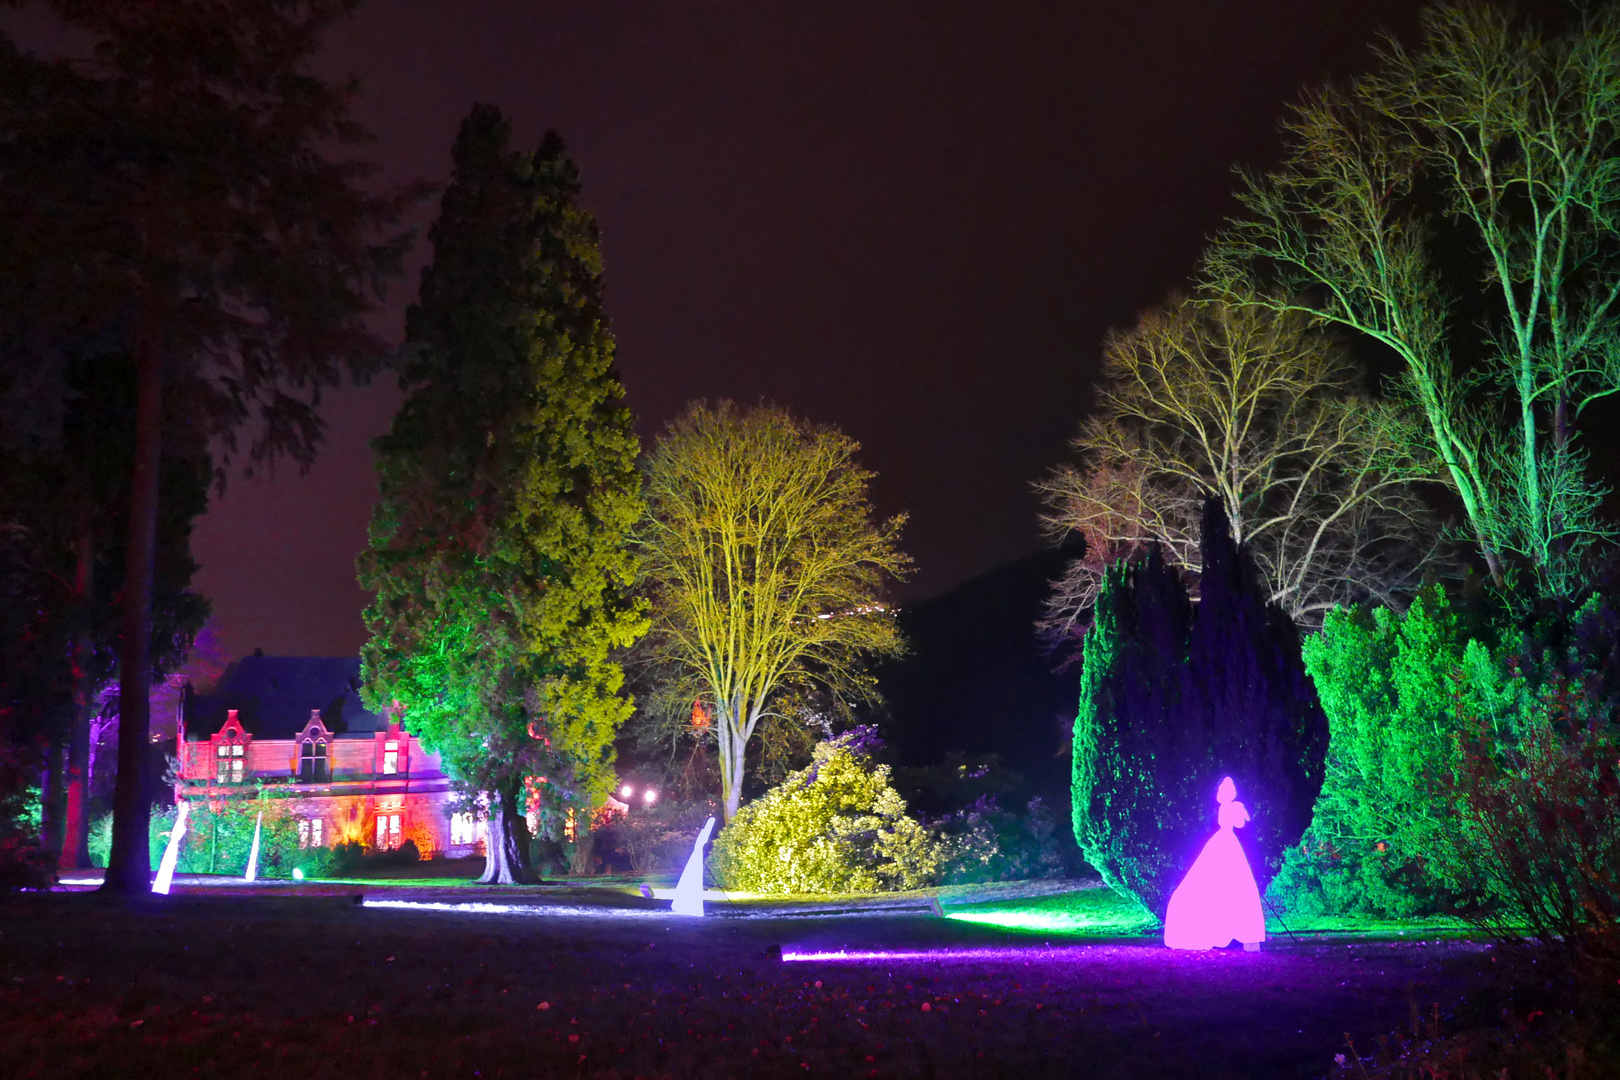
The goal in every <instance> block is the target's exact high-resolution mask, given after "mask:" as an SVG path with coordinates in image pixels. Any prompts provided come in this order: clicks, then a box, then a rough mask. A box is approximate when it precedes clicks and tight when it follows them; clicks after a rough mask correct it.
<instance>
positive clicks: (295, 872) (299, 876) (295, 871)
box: [293, 866, 304, 881]
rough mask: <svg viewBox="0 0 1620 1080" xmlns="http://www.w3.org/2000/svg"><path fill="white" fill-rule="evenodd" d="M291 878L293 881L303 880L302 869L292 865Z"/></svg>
mask: <svg viewBox="0 0 1620 1080" xmlns="http://www.w3.org/2000/svg"><path fill="white" fill-rule="evenodd" d="M293 880H294V881H303V880H304V872H303V871H302V870H300V869H298V867H296V866H295V867H293Z"/></svg>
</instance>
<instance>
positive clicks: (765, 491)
mask: <svg viewBox="0 0 1620 1080" xmlns="http://www.w3.org/2000/svg"><path fill="white" fill-rule="evenodd" d="M858 449H859V444H857V443H856V442H855V441H854V440H853V439H850V438H848V437H847V436H845V435H843V434H842V433H840V432H839V431H837V430H836V429H835V428H832V427H820V426H816V425H812V424H810V423H808V422H806V421H803V420H800V419H797V418H796V417H793V416H791V415H790V414H788V413H787V412H785V411H783V410H781V409H776V408H771V407H767V406H760V407H758V408H754V409H749V410H741V409H738V408H737V407H736V406H735V405H733V404H732V403H731V402H729V401H723V402H721V403H720V404H719V405H717V406H710V405H708V404H706V403H703V402H699V403H697V404H695V405H693V406H692V407H691V409H690V410H688V412H687V413H686V415H685V416H683V417H681V418H680V419H678V420H676V421H675V422H674V423H672V424H671V425H670V426H669V429H668V430H667V431H666V432H665V434H664V437H663V438H662V439H660V440H659V442H658V445H657V446H656V447H655V448H654V450H653V453H652V455H651V457H650V458H649V460H648V462H647V467H646V475H647V499H648V509H649V514H648V517H647V518H646V520H645V526H644V529H643V534H642V546H643V550H644V551H645V552H646V556H647V568H646V569H647V576H648V580H649V583H650V590H651V594H652V615H653V634H652V637H651V640H650V645H651V648H652V652H653V654H654V657H655V659H654V661H653V662H654V663H655V664H658V665H659V666H661V667H664V668H666V669H668V670H671V671H672V672H674V673H675V677H676V680H677V682H676V685H677V686H678V687H679V692H678V696H679V697H680V698H683V699H684V700H686V701H694V700H695V701H698V702H699V703H700V704H701V705H702V706H703V708H704V709H705V710H706V711H707V712H708V713H709V714H710V715H712V716H713V720H714V722H713V724H712V725H710V726H711V728H712V731H713V733H714V735H713V737H714V738H715V740H716V742H717V744H718V748H719V756H720V776H721V803H722V805H723V807H724V809H725V815H726V820H728V821H730V820H733V819H735V818H736V816H737V812H738V806H739V804H740V802H741V798H742V783H743V773H744V764H745V756H746V750H747V746H748V742H749V740H750V739H751V738H752V737H753V736H754V734H755V732H756V730H757V729H758V728H759V726H760V724H761V722H762V721H765V720H767V719H768V718H770V717H772V716H773V715H774V716H775V717H777V718H782V719H797V720H800V721H814V720H815V719H816V718H817V717H818V716H821V717H828V716H836V715H839V714H841V713H843V712H844V711H846V703H847V702H848V701H850V700H854V699H862V698H865V699H870V698H871V697H872V696H873V694H874V690H873V684H872V680H871V678H870V676H869V675H868V673H867V672H866V670H865V668H864V664H865V661H866V660H867V659H869V658H874V657H882V656H892V655H896V654H898V653H899V652H900V651H901V648H902V645H901V638H900V635H899V632H898V631H897V629H896V628H895V624H894V617H893V615H892V613H891V612H889V611H888V610H887V609H886V608H885V606H884V604H883V595H882V585H883V582H884V579H885V578H886V577H898V576H900V575H902V574H904V573H905V571H906V568H907V566H908V565H909V560H908V559H907V558H906V557H905V556H904V555H903V554H901V553H900V551H899V550H898V549H897V548H896V546H895V545H896V542H897V541H898V539H899V533H900V526H901V524H902V523H903V521H904V518H901V517H896V518H892V519H890V520H889V521H886V522H878V521H875V520H874V519H873V513H872V507H871V504H870V502H869V500H868V497H867V486H868V484H869V482H870V481H871V478H872V474H871V473H869V472H867V471H866V470H864V469H862V468H860V467H859V466H858V465H857V464H856V463H855V453H856V451H857V450H858Z"/></svg>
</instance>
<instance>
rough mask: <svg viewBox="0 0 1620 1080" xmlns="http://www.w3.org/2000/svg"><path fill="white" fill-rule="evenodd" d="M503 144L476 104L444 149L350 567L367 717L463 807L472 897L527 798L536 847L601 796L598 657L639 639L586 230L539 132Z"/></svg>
mask: <svg viewBox="0 0 1620 1080" xmlns="http://www.w3.org/2000/svg"><path fill="white" fill-rule="evenodd" d="M510 142H511V128H510V125H509V124H508V122H507V120H506V119H505V117H503V116H502V115H501V113H500V111H499V110H498V109H495V108H493V107H491V106H486V105H480V106H477V107H475V108H474V109H473V111H472V113H471V114H470V115H469V116H468V118H467V119H466V120H465V121H464V122H463V123H462V126H461V132H460V134H459V136H458V137H457V139H456V144H455V150H454V161H455V171H454V175H453V178H452V180H451V183H450V186H449V188H448V189H447V190H446V191H445V194H444V198H443V202H442V205H441V207H440V213H439V219H438V221H437V223H436V224H435V225H434V227H433V231H432V240H433V246H434V258H433V262H432V264H431V265H430V266H429V267H428V268H427V269H426V270H425V271H424V272H423V275H422V293H421V300H420V302H419V303H418V304H416V305H414V306H413V307H412V308H411V309H410V311H409V313H408V315H407V322H406V358H405V361H404V368H403V371H402V374H401V385H402V387H403V388H404V389H405V390H406V391H407V395H408V396H407V398H406V400H405V403H404V405H403V407H402V408H401V410H400V413H399V415H398V417H396V418H395V420H394V424H393V426H392V428H391V429H390V431H389V432H388V434H387V435H385V436H383V437H381V438H379V439H378V440H377V441H376V444H375V447H376V451H377V470H378V476H379V480H380V485H381V499H380V501H379V503H378V505H377V508H376V511H375V513H374V514H373V517H372V525H371V542H370V547H369V549H368V550H367V551H366V552H365V553H364V554H362V556H361V559H360V580H361V583H362V584H363V585H364V586H365V587H366V588H369V589H374V590H376V593H377V596H376V599H375V601H374V602H373V603H372V605H371V606H370V607H369V608H368V609H367V611H366V619H367V623H368V625H369V627H370V629H371V633H372V636H371V639H370V641H369V642H368V643H367V644H366V646H365V649H364V654H363V659H364V666H365V677H366V683H367V688H368V694H369V695H370V699H371V700H372V701H373V702H374V703H375V704H376V705H378V706H379V707H391V706H393V705H394V704H396V703H397V704H398V705H399V706H401V707H402V708H403V709H404V712H405V716H406V718H407V720H408V722H409V723H410V725H411V727H412V729H413V730H414V731H416V732H417V733H418V734H419V735H420V736H421V738H422V739H423V741H424V742H425V743H426V744H427V745H428V746H429V747H431V748H432V749H434V750H435V751H437V752H438V753H439V754H441V755H442V760H443V761H444V763H445V765H446V767H447V769H448V771H449V772H450V774H451V776H453V777H454V778H455V779H456V780H457V781H458V782H459V783H460V784H461V785H462V786H463V788H464V789H465V790H466V791H468V792H469V793H472V792H478V793H482V794H483V795H484V797H485V799H486V800H487V807H488V814H489V825H488V834H487V835H488V842H487V843H486V852H487V863H486V868H485V873H484V878H483V880H485V881H491V882H511V881H518V880H523V879H524V878H526V877H527V876H529V875H530V874H531V869H530V858H529V851H528V843H527V839H528V830H527V827H526V822H525V813H524V809H525V800H524V795H525V783H526V781H527V782H529V783H531V784H535V785H538V787H539V792H538V794H539V796H540V799H541V803H542V808H543V810H544V811H545V818H544V821H545V828H546V829H547V830H548V831H551V832H552V833H553V836H554V838H560V836H558V835H557V833H558V829H559V826H560V824H561V818H562V816H563V815H566V813H568V812H569V811H573V812H574V813H575V814H576V816H577V817H579V818H581V819H583V818H586V817H588V815H589V814H590V812H591V811H592V810H593V809H594V808H595V807H596V806H598V805H599V804H600V803H601V802H602V800H603V799H604V798H605V796H606V794H607V792H608V790H609V789H610V787H611V785H612V783H613V739H614V736H615V734H616V733H617V731H618V729H619V726H620V724H621V723H622V722H623V721H624V719H625V718H626V717H627V716H628V714H629V713H630V711H631V705H630V702H629V701H628V700H627V698H626V697H625V696H624V694H623V693H622V684H623V672H622V670H621V668H620V666H619V664H618V661H617V659H616V658H617V655H618V653H619V651H620V650H622V649H625V648H628V647H629V646H630V645H631V644H633V643H634V642H635V640H636V639H637V638H638V637H640V635H641V634H642V633H643V632H644V630H645V626H646V620H645V618H644V616H643V614H642V609H641V607H640V606H639V604H638V602H636V601H635V600H633V599H632V598H631V597H630V589H631V586H632V585H633V582H634V579H635V575H636V561H635V557H634V556H633V555H632V554H631V552H630V550H629V547H628V537H629V534H630V531H631V529H632V528H633V526H634V525H635V522H636V521H637V520H638V519H639V518H640V516H641V514H642V511H643V503H642V501H641V496H640V487H639V478H638V476H637V473H636V455H637V451H638V445H637V440H636V437H635V433H634V430H633V427H632V421H631V416H630V412H629V410H628V409H626V408H625V406H624V404H623V397H624V388H623V386H622V385H621V384H620V382H619V379H618V376H617V374H616V373H615V371H614V368H613V338H612V336H611V335H610V333H609V332H608V328H607V325H606V322H605V320H604V317H603V314H602V301H601V290H602V265H601V254H600V250H599V246H598V239H597V229H596V223H595V221H594V220H593V219H592V217H591V215H590V214H589V213H587V212H586V211H585V210H583V209H581V208H580V207H579V206H578V204H577V199H578V196H579V175H578V171H577V169H576V167H575V165H574V163H573V162H572V161H571V160H570V159H569V157H568V155H567V153H566V151H565V150H564V147H563V144H562V141H561V140H560V139H559V138H558V137H557V136H556V134H554V133H552V134H548V135H547V136H546V137H545V139H544V141H543V142H542V144H541V146H540V148H539V150H538V151H536V152H534V153H527V152H521V151H515V150H513V149H511V147H510Z"/></svg>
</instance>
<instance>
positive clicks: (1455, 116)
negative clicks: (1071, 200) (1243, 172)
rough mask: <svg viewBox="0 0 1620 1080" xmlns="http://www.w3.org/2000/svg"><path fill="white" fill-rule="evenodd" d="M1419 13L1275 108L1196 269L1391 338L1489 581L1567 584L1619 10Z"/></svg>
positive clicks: (1243, 290) (1416, 435)
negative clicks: (1371, 68) (1284, 117)
mask: <svg viewBox="0 0 1620 1080" xmlns="http://www.w3.org/2000/svg"><path fill="white" fill-rule="evenodd" d="M1422 23H1423V35H1424V36H1423V41H1422V43H1421V45H1420V46H1419V47H1418V48H1416V49H1410V50H1409V49H1407V48H1405V47H1403V46H1402V45H1400V44H1399V43H1398V42H1396V41H1394V40H1389V41H1386V42H1385V44H1384V46H1383V49H1382V51H1381V61H1382V63H1381V65H1380V67H1379V68H1378V69H1377V70H1376V71H1375V72H1373V73H1372V74H1370V75H1368V76H1366V77H1364V78H1363V79H1361V80H1359V81H1357V82H1356V83H1355V85H1354V87H1353V89H1352V90H1351V92H1350V93H1348V94H1343V93H1339V92H1336V91H1331V90H1328V91H1322V92H1320V93H1317V94H1314V95H1312V96H1310V97H1308V98H1307V99H1306V100H1305V101H1304V102H1303V103H1302V104H1300V105H1298V106H1296V107H1295V110H1294V115H1293V117H1292V119H1291V120H1290V121H1289V123H1288V124H1287V125H1286V129H1287V132H1288V136H1289V147H1288V156H1287V159H1286V161H1285V163H1284V165H1283V167H1282V168H1281V169H1279V170H1278V171H1277V172H1275V173H1273V174H1271V175H1268V176H1249V177H1246V179H1245V183H1244V187H1243V190H1242V191H1240V192H1239V196H1238V198H1239V201H1240V202H1241V204H1242V211H1241V212H1240V213H1239V215H1238V216H1237V217H1236V218H1235V219H1234V220H1233V221H1232V222H1230V223H1229V224H1228V226H1227V228H1226V229H1225V230H1224V231H1223V232H1222V234H1221V235H1220V236H1219V237H1217V239H1216V241H1215V243H1214V245H1213V248H1212V250H1211V252H1210V253H1209V256H1208V260H1207V264H1206V273H1205V277H1206V279H1207V283H1208V284H1209V285H1210V286H1211V287H1212V288H1213V289H1214V291H1216V292H1217V293H1219V294H1221V295H1224V296H1226V297H1228V298H1229V299H1231V300H1233V301H1235V302H1239V303H1253V304H1258V305H1261V306H1266V307H1271V308H1274V309H1282V310H1298V311H1302V312H1304V313H1307V314H1309V315H1310V316H1312V317H1314V318H1318V319H1321V320H1323V321H1325V322H1328V323H1331V324H1335V325H1338V326H1342V327H1345V328H1347V329H1350V330H1352V331H1354V332H1357V333H1359V334H1363V335H1365V336H1367V337H1369V338H1371V339H1372V340H1374V341H1377V342H1379V343H1380V344H1382V345H1384V346H1386V347H1388V348H1389V349H1391V350H1393V351H1394V353H1395V354H1396V355H1397V356H1398V357H1399V358H1400V360H1401V363H1402V372H1401V377H1400V379H1399V380H1398V382H1397V384H1396V386H1395V390H1396V392H1397V394H1398V395H1399V398H1400V400H1401V401H1402V402H1403V403H1404V404H1405V405H1406V407H1407V410H1408V413H1409V415H1410V417H1411V426H1410V429H1409V441H1410V443H1411V445H1412V448H1413V451H1414V452H1421V453H1422V454H1423V455H1425V456H1426V457H1428V458H1429V460H1430V461H1431V462H1432V467H1433V469H1434V471H1435V473H1436V475H1437V476H1439V477H1443V478H1444V479H1446V480H1447V481H1448V482H1449V483H1450V484H1451V486H1452V488H1453V489H1454V490H1455V491H1456V493H1457V495H1458V497H1459V499H1460V501H1461V503H1462V506H1463V510H1464V513H1465V515H1466V518H1467V523H1468V528H1469V531H1470V532H1471V533H1472V535H1473V538H1474V540H1475V542H1476V544H1477V545H1478V550H1479V553H1480V555H1481V556H1482V557H1483V558H1484V560H1485V561H1486V563H1487V564H1488V566H1489V567H1490V570H1491V573H1492V575H1493V577H1495V579H1496V580H1497V581H1498V582H1499V583H1500V582H1504V581H1506V580H1507V576H1508V574H1509V572H1511V571H1513V570H1514V569H1516V568H1522V569H1523V570H1524V571H1526V572H1527V573H1528V574H1529V575H1530V577H1531V579H1532V581H1533V587H1532V590H1531V591H1532V592H1537V593H1544V594H1549V595H1556V596H1565V597H1567V596H1572V595H1575V594H1577V593H1578V592H1579V590H1580V588H1581V586H1582V584H1583V578H1584V574H1583V570H1584V569H1585V568H1584V565H1583V564H1584V561H1585V557H1586V556H1587V555H1588V554H1589V553H1590V550H1591V548H1592V545H1593V544H1594V543H1595V542H1597V541H1598V540H1600V539H1602V538H1604V537H1606V536H1608V535H1610V530H1609V528H1608V527H1607V526H1606V525H1605V524H1603V523H1602V522H1601V520H1600V519H1599V518H1598V514H1597V511H1598V504H1599V502H1600V500H1601V498H1602V494H1603V491H1602V487H1601V486H1600V485H1599V484H1598V483H1597V482H1596V481H1595V480H1594V479H1593V478H1592V477H1590V476H1589V475H1588V472H1587V460H1586V455H1585V454H1584V452H1583V451H1582V450H1581V449H1580V447H1579V445H1578V439H1577V434H1578V430H1577V421H1578V419H1579V417H1580V415H1581V412H1582V411H1583V409H1585V408H1586V407H1587V406H1588V405H1590V404H1591V403H1592V402H1593V401H1596V400H1598V399H1599V398H1602V397H1604V396H1607V395H1609V394H1613V393H1614V392H1615V391H1617V390H1620V347H1617V345H1620V339H1617V332H1616V321H1615V315H1616V313H1617V311H1620V249H1616V247H1615V245H1614V243H1613V236H1614V232H1615V229H1616V227H1617V225H1620V169H1616V168H1615V164H1614V163H1615V160H1616V155H1617V153H1620V77H1617V76H1616V74H1615V66H1614V60H1613V58H1614V55H1615V52H1616V50H1617V49H1620V13H1617V12H1615V11H1614V10H1613V9H1612V8H1610V7H1607V6H1591V7H1583V8H1582V11H1581V14H1580V16H1579V17H1578V18H1577V19H1576V20H1575V25H1574V27H1573V29H1571V30H1569V31H1567V32H1563V33H1560V34H1557V35H1547V34H1544V33H1542V32H1541V31H1540V29H1539V28H1537V27H1535V26H1533V25H1529V24H1527V23H1526V22H1525V21H1524V20H1521V19H1518V18H1515V17H1514V16H1513V15H1511V14H1509V13H1507V12H1504V11H1501V10H1498V9H1495V8H1491V7H1486V6H1483V5H1476V4H1469V5H1450V4H1448V5H1441V6H1437V7H1432V8H1429V9H1428V10H1427V11H1426V12H1425V13H1424V15H1423V21H1422ZM1437 205H1438V206H1439V207H1441V208H1443V210H1444V212H1445V213H1444V217H1443V218H1442V217H1437V216H1436V215H1435V214H1434V212H1433V211H1434V208H1435V207H1436V206H1437ZM1453 234H1454V235H1453ZM1442 252H1444V253H1445V254H1444V255H1442ZM1463 253H1467V254H1466V257H1467V258H1469V259H1474V260H1477V261H1472V262H1469V263H1468V264H1467V265H1463V266H1459V267H1457V269H1458V270H1459V271H1460V272H1457V273H1454V274H1448V273H1446V272H1445V270H1444V269H1443V264H1444V263H1445V262H1446V260H1450V259H1454V258H1456V257H1457V256H1458V255H1460V254H1463ZM1463 289H1472V290H1473V291H1472V292H1463V291H1461V290H1463ZM1470 365H1473V367H1472V368H1471V367H1470Z"/></svg>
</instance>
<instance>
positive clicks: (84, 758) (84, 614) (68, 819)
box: [57, 501, 96, 870]
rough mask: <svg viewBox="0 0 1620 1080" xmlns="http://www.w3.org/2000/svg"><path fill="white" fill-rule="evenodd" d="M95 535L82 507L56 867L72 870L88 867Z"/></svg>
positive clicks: (86, 509) (88, 506)
mask: <svg viewBox="0 0 1620 1080" xmlns="http://www.w3.org/2000/svg"><path fill="white" fill-rule="evenodd" d="M95 545H96V542H95V532H94V531H93V528H92V525H91V515H90V504H89V502H88V501H87V502H86V503H85V504H84V506H83V508H82V510H81V517H80V521H79V538H78V541H77V543H76V544H75V548H76V553H75V555H76V557H75V560H74V561H75V567H74V574H73V591H74V593H75V594H76V596H77V598H78V603H79V611H80V619H79V626H78V629H77V631H76V632H75V633H74V635H73V731H72V736H71V738H70V739H69V740H68V754H67V776H66V778H65V780H66V783H65V785H64V786H65V787H66V788H67V810H66V814H65V816H64V821H63V830H64V836H63V840H62V855H61V858H60V859H59V860H58V861H57V866H58V867H59V868H61V869H63V870H77V869H80V868H81V867H86V866H89V865H90V714H91V713H92V712H93V711H94V710H95V696H96V695H95V689H96V688H95V687H94V686H92V685H91V682H90V659H91V656H92V654H93V651H94V646H93V644H92V643H91V640H90V604H91V600H92V596H93V593H94V586H95V565H96V564H95V551H96V546H95Z"/></svg>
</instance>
